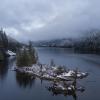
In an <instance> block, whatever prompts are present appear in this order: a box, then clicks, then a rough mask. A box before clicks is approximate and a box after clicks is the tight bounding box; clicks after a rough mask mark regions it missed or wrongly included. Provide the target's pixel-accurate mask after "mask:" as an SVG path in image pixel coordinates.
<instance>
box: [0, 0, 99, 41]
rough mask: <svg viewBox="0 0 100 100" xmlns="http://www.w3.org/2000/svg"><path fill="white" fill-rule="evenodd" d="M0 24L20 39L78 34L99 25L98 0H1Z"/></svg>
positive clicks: (75, 35) (11, 34) (41, 38)
mask: <svg viewBox="0 0 100 100" xmlns="http://www.w3.org/2000/svg"><path fill="white" fill-rule="evenodd" d="M0 27H4V28H5V30H6V33H7V34H8V35H10V36H12V37H14V38H16V39H17V40H20V41H27V40H29V39H31V40H33V41H35V40H43V39H46V40H47V39H53V38H63V37H64V38H67V37H77V36H79V35H81V34H83V32H84V31H87V30H91V29H99V28H100V0H2V1H1V3H0Z"/></svg>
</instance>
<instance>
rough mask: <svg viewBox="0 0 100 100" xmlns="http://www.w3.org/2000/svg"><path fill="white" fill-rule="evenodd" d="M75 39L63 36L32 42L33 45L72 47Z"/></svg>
mask: <svg viewBox="0 0 100 100" xmlns="http://www.w3.org/2000/svg"><path fill="white" fill-rule="evenodd" d="M74 42H75V40H74V39H71V38H68V39H66V38H63V39H53V40H45V41H38V42H33V46H42V47H72V46H73V45H74Z"/></svg>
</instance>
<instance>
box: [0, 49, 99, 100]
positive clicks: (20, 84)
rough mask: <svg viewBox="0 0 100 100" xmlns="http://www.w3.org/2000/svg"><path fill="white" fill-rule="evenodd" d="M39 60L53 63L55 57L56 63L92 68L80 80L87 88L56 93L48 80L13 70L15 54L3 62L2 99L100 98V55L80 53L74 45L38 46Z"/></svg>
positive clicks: (87, 69)
mask: <svg viewBox="0 0 100 100" xmlns="http://www.w3.org/2000/svg"><path fill="white" fill-rule="evenodd" d="M36 49H37V52H38V55H39V60H40V62H42V63H44V64H45V63H46V64H47V63H49V62H50V60H51V59H54V61H55V63H56V64H61V65H66V66H68V68H70V69H75V68H76V67H78V68H79V69H80V70H82V71H87V72H89V74H90V75H89V76H88V77H87V78H86V79H83V80H80V81H78V84H79V85H81V86H84V88H85V91H84V92H82V93H81V92H76V97H74V96H72V95H68V96H64V95H63V94H59V95H54V94H53V93H52V92H51V91H48V89H47V88H46V87H47V86H48V84H49V82H48V81H41V80H39V79H36V78H31V77H30V76H25V75H20V74H19V73H16V72H14V71H11V70H10V69H11V67H13V66H14V65H15V58H9V60H8V61H6V62H1V63H0V100H76V99H77V100H100V56H98V55H94V54H76V53H74V52H73V50H71V49H63V48H36Z"/></svg>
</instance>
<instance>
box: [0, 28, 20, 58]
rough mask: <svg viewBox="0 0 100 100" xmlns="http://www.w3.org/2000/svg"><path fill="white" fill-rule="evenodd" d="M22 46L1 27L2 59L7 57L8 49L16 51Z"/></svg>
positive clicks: (0, 47) (0, 51)
mask: <svg viewBox="0 0 100 100" xmlns="http://www.w3.org/2000/svg"><path fill="white" fill-rule="evenodd" d="M20 47H22V44H21V43H19V42H17V41H16V40H14V39H12V38H10V37H9V36H7V35H6V32H5V31H4V30H3V29H2V28H1V29H0V60H3V59H5V58H6V57H7V56H8V55H7V53H6V52H7V50H11V51H14V52H16V51H17V49H18V48H20Z"/></svg>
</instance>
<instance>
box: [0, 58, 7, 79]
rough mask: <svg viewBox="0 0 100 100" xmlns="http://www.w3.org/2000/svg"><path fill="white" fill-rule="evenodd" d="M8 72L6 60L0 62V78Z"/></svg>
mask: <svg viewBox="0 0 100 100" xmlns="http://www.w3.org/2000/svg"><path fill="white" fill-rule="evenodd" d="M7 72H8V61H7V60H6V61H3V62H0V79H4V78H5V77H6V74H7Z"/></svg>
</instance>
